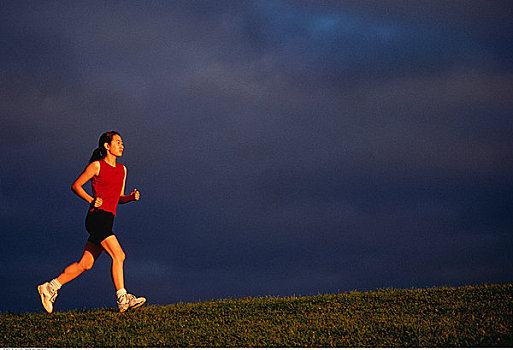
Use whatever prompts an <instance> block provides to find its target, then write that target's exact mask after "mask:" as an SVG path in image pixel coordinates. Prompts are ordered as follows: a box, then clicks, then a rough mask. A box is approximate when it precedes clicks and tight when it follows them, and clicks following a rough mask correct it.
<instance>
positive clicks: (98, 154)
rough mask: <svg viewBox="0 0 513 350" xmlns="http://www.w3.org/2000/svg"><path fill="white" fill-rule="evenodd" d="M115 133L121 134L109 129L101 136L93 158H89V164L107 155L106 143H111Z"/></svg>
mask: <svg viewBox="0 0 513 350" xmlns="http://www.w3.org/2000/svg"><path fill="white" fill-rule="evenodd" d="M114 135H119V132H117V131H107V132H104V133H103V134H102V136H100V140H99V141H98V148H97V149H95V150H94V151H93V154H92V155H91V159H89V164H91V163H92V162H95V161H97V160H101V159H103V158H105V157H106V156H107V149H106V148H105V143H108V144H110V143H111V142H112V138H113V137H114Z"/></svg>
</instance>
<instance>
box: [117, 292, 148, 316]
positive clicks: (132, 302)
mask: <svg viewBox="0 0 513 350" xmlns="http://www.w3.org/2000/svg"><path fill="white" fill-rule="evenodd" d="M145 302H146V298H143V297H140V298H136V297H135V296H133V295H132V294H128V293H127V294H125V295H122V296H120V297H119V298H118V301H117V303H118V309H119V312H125V311H126V310H128V309H129V308H132V309H135V308H136V307H139V306H141V305H142V304H144V303H145Z"/></svg>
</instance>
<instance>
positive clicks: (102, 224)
mask: <svg viewBox="0 0 513 350" xmlns="http://www.w3.org/2000/svg"><path fill="white" fill-rule="evenodd" d="M113 224H114V214H112V213H109V212H107V211H103V210H94V211H89V212H88V213H87V216H86V221H85V225H86V230H87V232H89V238H88V241H89V242H92V243H94V244H96V245H97V246H98V247H101V246H102V245H101V243H102V241H103V240H104V239H105V238H107V237H109V236H112V235H113V234H114V233H113V232H112V225H113Z"/></svg>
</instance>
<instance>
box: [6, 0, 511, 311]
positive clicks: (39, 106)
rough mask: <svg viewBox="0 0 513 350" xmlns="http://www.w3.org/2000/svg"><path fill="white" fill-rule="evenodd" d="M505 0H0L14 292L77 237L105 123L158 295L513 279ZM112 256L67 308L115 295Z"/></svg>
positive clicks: (137, 257)
mask: <svg viewBox="0 0 513 350" xmlns="http://www.w3.org/2000/svg"><path fill="white" fill-rule="evenodd" d="M512 10H513V6H512V4H511V2H510V1H492V2H490V1H486V0H482V1H471V0H468V1H458V0H454V1H438V0H432V1H401V0H393V1H392V0H390V1H386V0H383V1H362V0H358V1H299V0H294V1H285V0H283V1H279V0H275V1H271V0H262V1H190V0H188V1H176V2H175V1H141V2H135V1H130V2H126V1H44V2H42V1H1V2H0V38H1V47H2V50H1V56H0V59H1V65H0V70H1V74H0V79H1V88H0V89H1V90H0V106H1V108H0V113H1V128H0V144H1V149H2V156H1V157H2V158H1V162H0V224H1V236H2V244H1V245H0V263H1V266H2V268H1V269H0V278H1V281H2V283H1V286H0V311H4V312H5V311H15V312H25V311H29V312H32V311H37V312H41V311H43V309H42V307H41V305H40V301H39V296H38V294H37V291H36V286H37V285H38V284H40V283H41V282H44V281H47V280H50V279H52V278H54V277H56V276H58V275H59V274H60V272H61V271H62V270H63V268H64V267H65V266H67V265H68V264H70V263H72V262H74V261H76V260H77V259H79V258H80V256H81V254H82V251H83V247H84V244H85V241H86V240H87V237H88V234H87V232H86V231H85V228H84V218H85V214H86V210H87V204H86V203H85V202H83V201H82V200H81V199H79V198H78V197H77V196H75V195H74V194H73V193H72V192H71V190H70V185H71V183H72V182H73V181H74V180H75V179H76V177H77V176H78V175H79V174H80V173H81V171H82V170H83V169H84V167H85V165H86V164H87V161H88V159H89V157H90V155H91V153H92V151H93V149H94V148H95V147H96V146H97V142H98V138H99V136H100V134H101V133H103V132H104V131H108V130H118V131H119V132H120V133H121V136H122V137H123V140H124V142H125V146H126V148H125V152H124V155H123V157H122V158H120V159H118V160H119V162H121V163H123V164H125V165H126V166H127V168H128V178H127V188H128V189H132V188H134V187H135V188H137V189H139V190H140V192H141V200H140V201H139V202H137V203H129V204H126V205H124V206H122V207H120V208H119V210H118V216H117V218H116V222H115V227H114V231H115V233H116V234H117V236H118V239H119V241H120V242H121V245H122V246H123V248H124V250H125V252H126V254H127V260H126V262H125V280H126V286H127V289H128V290H129V291H130V292H133V293H134V294H137V295H144V296H146V297H147V298H148V302H149V303H152V304H161V305H165V304H172V303H177V302H194V301H204V300H212V299H223V298H240V297H246V296H253V297H259V296H291V295H296V296H297V295H317V294H319V293H338V292H346V291H352V290H360V291H363V290H376V289H381V288H426V287H432V286H442V285H444V286H446V285H447V286H457V285H468V284H482V283H501V282H511V281H512V280H513V236H512V233H513V216H512V213H513V182H512V181H513V118H512V116H513V98H512V95H513V94H512V91H513V49H512V46H511V40H512V38H513V24H512V22H511V20H510V17H511V14H512ZM86 189H87V190H88V191H90V187H89V185H87V186H86ZM109 270H110V258H109V257H108V256H107V255H103V256H102V257H101V258H100V259H99V261H98V262H97V264H96V265H95V268H94V269H93V270H91V271H88V272H87V273H85V274H83V275H81V276H80V277H79V278H77V279H76V280H74V281H72V282H70V283H69V284H67V285H65V286H64V287H63V288H62V289H61V291H60V292H59V297H58V299H57V301H56V304H55V309H56V310H57V311H64V310H69V309H83V308H97V307H105V306H107V307H113V306H115V300H114V288H113V285H112V282H111V280H110V272H109Z"/></svg>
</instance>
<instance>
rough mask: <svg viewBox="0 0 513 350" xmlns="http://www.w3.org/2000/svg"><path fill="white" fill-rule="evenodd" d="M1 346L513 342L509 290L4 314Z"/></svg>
mask: <svg viewBox="0 0 513 350" xmlns="http://www.w3.org/2000/svg"><path fill="white" fill-rule="evenodd" d="M0 330H1V332H0V347H304V346H308V347H396V346H400V347H439V346H441V347H459V346H464V347H469V346H512V345H513V284H501V285H490V286H477V287H471V286H469V287H458V288H433V289H423V290H381V291H376V292H350V293H343V294H337V295H318V296H313V297H290V298H271V297H269V298H247V299H236V300H221V301H211V302H202V303H191V304H176V305H168V306H146V307H142V308H140V309H136V310H133V311H131V312H127V313H124V314H120V313H118V312H117V311H116V310H114V309H102V310H93V311H70V312H62V313H59V312H57V313H54V314H51V315H49V314H46V313H27V314H10V313H0Z"/></svg>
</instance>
